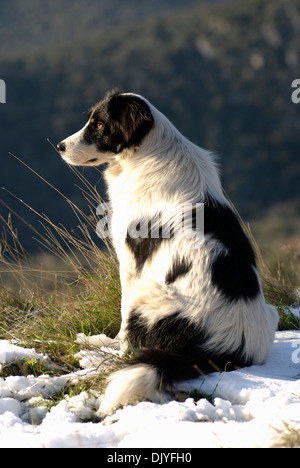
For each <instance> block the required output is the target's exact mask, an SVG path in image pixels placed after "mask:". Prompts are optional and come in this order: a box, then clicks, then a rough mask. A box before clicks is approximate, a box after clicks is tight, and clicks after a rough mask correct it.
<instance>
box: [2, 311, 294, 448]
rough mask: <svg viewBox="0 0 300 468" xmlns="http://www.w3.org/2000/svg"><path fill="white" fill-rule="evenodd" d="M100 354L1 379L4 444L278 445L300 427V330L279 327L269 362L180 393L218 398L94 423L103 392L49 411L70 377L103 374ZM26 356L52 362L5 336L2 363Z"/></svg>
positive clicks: (147, 407) (186, 385)
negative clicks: (74, 364)
mask: <svg viewBox="0 0 300 468" xmlns="http://www.w3.org/2000/svg"><path fill="white" fill-rule="evenodd" d="M296 311H297V312H298V313H299V309H295V312H296ZM94 340H95V343H97V338H95V339H94ZM95 343H94V344H95ZM110 344H111V343H110ZM89 353H91V354H90V356H89ZM100 354H101V353H100ZM100 354H98V359H97V350H95V349H93V350H92V351H89V350H83V351H82V354H81V357H82V364H83V367H87V369H83V370H82V371H78V372H75V373H73V374H69V375H64V376H59V377H50V376H47V375H42V376H39V377H34V376H27V377H22V376H10V377H7V378H6V379H0V447H9V448H10V447H47V448H54V447H57V448H63V447H98V448H100V447H109V448H118V447H119V448H121V447H123V448H125V447H126V448H141V447H142V448H147V447H151V448H168V447H170V448H172V447H173V448H174V447H177V448H192V447H199V448H200V447H272V446H274V445H275V446H276V445H277V444H278V443H279V441H280V438H281V437H282V436H283V435H284V434H285V433H287V432H288V431H289V430H290V428H294V429H296V430H297V431H299V432H300V331H284V332H277V333H276V339H275V342H274V346H273V349H272V353H271V355H270V358H269V360H268V362H267V363H266V364H265V365H263V366H252V367H249V368H245V369H241V370H237V371H234V372H229V373H225V374H223V375H220V374H219V373H214V374H211V375H209V376H207V377H206V378H202V377H201V378H199V379H194V380H190V381H186V382H182V383H180V384H178V385H177V390H178V391H179V392H185V393H188V392H192V391H195V390H196V391H197V392H199V393H200V394H201V395H202V394H203V395H208V396H210V397H211V400H210V401H212V403H210V401H208V400H207V399H204V398H201V399H199V401H197V402H196V403H195V401H194V400H193V399H192V398H187V399H186V401H184V402H178V401H170V402H169V403H165V404H156V403H151V402H142V403H139V404H137V405H136V406H127V407H125V408H123V409H120V410H118V411H116V413H115V414H113V415H112V416H110V417H108V418H106V420H105V421H103V422H90V421H93V419H94V416H95V413H96V411H97V409H98V407H99V402H100V400H101V396H98V395H96V394H95V395H94V396H92V395H88V394H87V393H86V392H82V393H81V394H80V395H78V396H75V397H72V398H70V397H65V399H64V400H62V401H61V402H60V403H59V404H57V405H56V406H53V407H52V408H51V409H49V405H47V402H48V403H49V396H54V395H55V394H56V393H57V392H59V391H60V390H62V389H63V388H64V387H65V386H66V385H67V383H68V382H70V381H71V382H73V383H74V382H76V381H78V380H80V379H82V378H85V377H86V376H87V375H90V374H91V373H97V372H99V371H98V370H97V369H96V368H95V367H93V366H95V365H96V364H98V363H99V356H100ZM24 357H30V358H33V359H39V360H42V361H43V362H44V363H45V365H48V364H49V363H50V360H49V358H48V357H47V356H44V355H40V354H37V353H36V352H35V351H34V350H33V349H25V348H22V347H20V346H17V345H16V344H13V343H11V342H9V341H6V340H3V341H0V363H1V364H2V365H5V364H9V363H11V362H13V361H14V360H15V359H23V358H24Z"/></svg>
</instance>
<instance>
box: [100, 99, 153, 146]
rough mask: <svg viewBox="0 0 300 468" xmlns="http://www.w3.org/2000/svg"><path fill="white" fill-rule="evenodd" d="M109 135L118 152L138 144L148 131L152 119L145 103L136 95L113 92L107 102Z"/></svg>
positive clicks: (151, 124) (151, 125)
mask: <svg viewBox="0 0 300 468" xmlns="http://www.w3.org/2000/svg"><path fill="white" fill-rule="evenodd" d="M108 114H109V120H110V130H111V137H112V139H113V140H114V143H115V144H117V147H118V152H119V151H122V150H123V149H124V148H129V147H131V146H139V145H140V143H141V141H142V139H143V138H144V137H145V136H146V135H147V134H148V133H149V131H150V130H151V128H152V127H153V124H154V119H153V116H152V113H151V111H150V108H149V106H148V105H147V103H146V102H145V101H144V100H143V99H141V98H140V97H138V96H135V95H131V94H119V93H115V94H114V95H112V96H111V97H110V100H109V104H108Z"/></svg>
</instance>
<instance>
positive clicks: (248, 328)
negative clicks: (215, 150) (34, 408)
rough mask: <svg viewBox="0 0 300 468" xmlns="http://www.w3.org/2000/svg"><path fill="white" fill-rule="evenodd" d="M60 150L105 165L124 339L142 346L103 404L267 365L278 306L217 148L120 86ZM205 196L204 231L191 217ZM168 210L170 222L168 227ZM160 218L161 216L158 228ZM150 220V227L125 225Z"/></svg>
mask: <svg viewBox="0 0 300 468" xmlns="http://www.w3.org/2000/svg"><path fill="white" fill-rule="evenodd" d="M58 150H59V152H60V154H61V156H62V157H63V158H64V160H65V161H66V162H67V163H69V164H72V165H79V166H92V165H99V164H102V163H108V167H107V169H106V171H105V180H106V183H107V186H108V194H109V198H110V201H111V204H112V209H113V214H112V227H111V229H112V233H113V239H114V245H115V248H116V252H117V255H118V259H119V263H120V277H121V285H122V325H121V330H120V333H119V335H118V339H119V340H120V341H121V342H122V343H123V347H124V349H125V348H126V346H128V343H129V347H130V349H133V350H134V351H135V352H134V353H133V354H134V356H133V360H132V363H131V364H130V365H129V366H128V367H126V368H125V369H123V370H121V371H118V372H116V373H114V374H112V376H111V377H110V379H109V383H108V387H107V390H106V393H105V396H104V400H103V403H102V405H101V408H100V411H102V412H103V413H107V412H109V411H111V410H112V409H113V408H114V407H116V406H117V405H118V404H126V403H128V402H131V401H134V400H135V399H136V398H147V399H151V400H160V401H163V400H164V398H165V395H166V393H164V392H166V391H167V390H168V389H170V388H171V386H172V383H174V382H176V381H180V380H185V379H190V378H195V377H197V376H199V375H200V374H202V373H208V372H214V371H216V370H219V371H223V370H224V369H227V370H230V369H231V370H232V369H234V368H236V367H243V366H250V365H252V364H262V363H264V362H265V361H266V359H267V358H268V356H269V353H270V350H271V347H272V343H273V339H274V334H275V330H276V328H277V324H278V314H277V311H276V309H275V308H273V307H272V306H269V305H267V304H266V302H265V300H264V296H263V293H262V289H261V285H260V280H259V277H258V273H257V269H256V264H255V256H254V253H253V250H252V247H251V245H250V243H249V241H248V239H247V237H246V236H245V234H244V232H243V230H242V228H241V226H240V223H239V221H238V219H237V217H236V215H235V213H234V212H233V210H232V209H231V206H230V204H229V203H228V201H227V199H226V198H225V196H224V194H223V191H222V188H221V184H220V179H219V175H218V171H217V168H216V165H215V162H214V158H213V156H212V154H211V153H209V152H207V151H205V150H203V149H201V148H199V147H198V146H196V145H194V144H193V143H191V142H190V141H188V140H187V139H186V138H185V137H184V136H183V135H181V134H180V132H179V131H178V130H177V129H176V128H175V127H174V126H173V125H172V124H171V123H170V121H169V120H168V119H167V118H166V117H165V116H164V115H162V114H161V113H160V112H159V111H158V110H157V109H156V108H155V107H154V106H152V105H151V104H150V103H149V102H148V101H147V100H146V99H144V98H143V97H141V96H139V95H136V94H132V93H119V92H111V93H109V94H108V95H107V96H106V98H105V99H104V100H102V101H101V102H99V103H98V104H96V105H95V106H94V107H93V108H92V109H91V110H90V112H89V115H88V121H87V123H86V125H85V126H84V127H83V128H82V129H81V130H80V131H79V132H77V133H75V134H74V135H72V136H70V137H68V138H67V139H66V140H64V141H62V142H61V143H59V144H58ZM187 204H188V205H189V206H190V207H193V208H192V209H191V210H190V217H189V219H190V223H189V227H188V228H187V229H185V232H184V231H183V230H180V229H176V235H175V227H176V223H177V224H178V220H180V221H181V220H182V217H183V214H182V213H183V211H182V207H183V206H185V205H187ZM199 204H202V205H201V206H204V232H203V233H202V234H203V235H202V236H200V232H197V226H196V223H195V219H196V216H197V208H196V207H197V206H199ZM167 218H168V219H169V220H171V224H170V225H171V229H170V233H169V235H166V236H164V235H163V233H164V229H163V228H164V221H161V220H162V219H164V220H166V219H167ZM153 219H156V221H157V220H158V219H159V221H157V223H159V224H158V225H159V228H158V229H156V235H151V234H152V230H150V222H149V220H153ZM145 220H146V223H147V224H146V226H148V229H147V233H146V235H143V236H142V235H140V236H136V235H134V236H132V235H130V232H132V231H134V229H132V227H133V226H135V227H140V226H141V225H142V224H143V225H144V226H145ZM176 220H177V221H176ZM137 230H138V229H137ZM191 231H192V232H193V235H190V234H191ZM134 232H136V230H135V231H134ZM187 233H188V234H189V235H186V234H187ZM144 234H145V233H144ZM198 234H199V236H198Z"/></svg>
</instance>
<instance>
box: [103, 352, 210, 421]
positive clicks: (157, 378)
mask: <svg viewBox="0 0 300 468" xmlns="http://www.w3.org/2000/svg"><path fill="white" fill-rule="evenodd" d="M205 368H206V369H205V370H206V371H208V372H209V371H210V372H212V370H216V369H213V368H212V367H210V369H208V362H207V360H206V365H205ZM203 373H204V372H202V370H200V368H199V367H198V366H197V365H195V364H193V361H192V360H191V359H190V358H189V357H186V356H181V355H179V354H176V353H172V352H169V351H163V350H158V349H145V350H143V351H141V352H140V354H139V356H138V358H136V359H135V360H134V363H133V364H132V365H129V366H127V367H126V368H124V369H122V370H120V371H118V372H115V373H114V374H112V375H111V376H110V377H109V379H108V386H107V388H106V391H105V395H104V398H103V401H102V403H101V406H100V410H99V415H105V414H109V413H110V412H111V411H112V410H113V409H115V408H116V407H118V406H119V405H125V404H128V403H134V402H136V401H138V400H141V399H143V400H145V399H146V400H151V401H157V402H164V401H167V400H169V399H170V397H169V396H168V394H167V393H166V391H168V390H169V389H170V388H171V385H172V384H173V383H174V382H176V381H180V380H187V379H190V378H195V377H198V376H200V375H201V374H202V375H203Z"/></svg>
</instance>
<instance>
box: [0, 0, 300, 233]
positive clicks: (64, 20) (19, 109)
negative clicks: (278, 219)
mask: <svg viewBox="0 0 300 468" xmlns="http://www.w3.org/2000/svg"><path fill="white" fill-rule="evenodd" d="M45 3H46V2H39V1H37V0H26V2H24V1H21V0H15V1H12V2H6V1H4V0H1V1H0V9H1V21H2V22H3V24H2V26H1V31H0V40H1V47H2V50H3V52H2V53H1V58H0V70H1V71H0V78H1V79H4V80H5V82H6V86H7V103H6V104H1V106H0V121H1V129H0V132H1V149H0V157H1V161H2V167H3V168H5V169H4V170H3V171H2V172H1V175H0V178H1V181H0V183H1V186H4V187H6V188H7V189H8V190H10V191H12V192H13V193H15V194H16V195H17V196H19V197H20V198H22V199H23V200H25V201H26V202H27V203H28V204H29V205H31V206H34V208H35V209H36V210H37V211H40V212H45V213H46V214H47V215H49V216H50V217H51V218H53V219H54V220H55V221H56V222H63V223H64V224H66V225H69V224H71V223H72V222H74V221H73V218H72V217H73V214H72V211H71V210H65V209H64V205H63V204H64V202H63V200H61V199H60V198H59V196H58V195H57V193H56V192H55V191H53V190H50V189H48V188H47V187H46V186H45V184H43V183H41V182H39V181H38V179H36V178H35V176H33V175H32V174H31V173H30V172H29V171H28V170H27V169H25V168H24V167H23V166H21V165H20V164H19V163H17V162H16V161H15V160H14V159H13V158H12V157H11V156H9V155H8V152H9V151H10V152H12V153H14V154H16V155H17V156H18V157H19V158H21V159H23V160H24V161H26V163H28V164H29V165H30V166H31V167H33V168H34V169H35V170H36V171H38V172H39V173H41V175H42V176H43V177H45V178H47V180H49V181H50V182H51V183H53V184H55V186H56V187H57V188H58V189H59V190H61V191H62V192H64V193H65V194H66V195H67V196H70V197H73V199H75V201H78V199H79V197H80V193H79V191H78V189H77V188H76V187H75V183H76V182H75V179H74V177H73V176H72V174H71V173H70V170H69V169H68V168H67V167H66V165H64V164H63V163H62V162H61V161H60V159H59V156H58V155H57V154H56V153H55V151H54V150H53V148H52V147H51V146H50V145H49V143H48V142H47V138H49V139H50V140H51V141H52V142H53V143H56V142H58V141H60V140H61V139H62V138H64V137H66V136H67V135H68V134H70V133H71V132H74V131H76V130H77V129H79V128H80V127H81V126H82V125H83V123H84V121H85V118H86V112H87V110H88V108H89V107H90V106H91V105H92V104H94V102H95V101H97V100H99V99H100V98H101V97H102V96H103V94H105V93H106V91H107V90H108V89H111V88H112V87H119V88H121V89H123V90H126V91H134V92H137V93H141V94H143V95H145V96H146V97H147V98H148V99H149V100H150V101H151V102H153V104H154V105H156V106H157V107H158V108H159V109H160V110H161V111H162V112H164V113H165V114H166V115H167V116H168V117H169V118H170V119H171V120H172V121H173V123H174V124H175V125H176V126H177V127H178V128H179V129H180V130H181V131H182V132H183V133H184V134H185V135H186V136H187V137H189V138H190V139H191V140H193V141H194V142H196V143H198V144H200V145H201V146H203V147H205V148H208V149H210V150H213V151H215V152H216V153H217V154H218V155H219V161H220V166H221V169H222V178H223V185H224V187H225V189H226V191H227V192H228V193H229V195H230V198H231V199H232V200H233V202H234V203H235V205H236V206H237V208H238V209H239V211H240V212H241V214H242V215H243V216H246V217H251V218H255V217H258V216H262V215H264V213H266V210H267V209H268V208H269V207H270V206H271V205H273V204H274V203H282V202H286V203H292V204H293V205H295V204H296V205H297V204H298V203H299V182H300V158H299V151H300V131H299V128H300V127H299V124H300V104H299V105H296V104H293V102H292V100H291V94H292V88H291V83H292V81H293V80H294V79H295V78H300V10H299V5H298V0H289V1H286V0H272V1H270V0H251V1H245V0H228V1H216V2H195V1H185V2H182V1H175V0H170V1H167V0H164V1H163V0H159V1H158V0H157V1H156V0H155V1H154V0H153V1H152V2H148V1H147V0H140V1H139V2H136V1H135V0H132V1H127V2H119V1H117V0H109V1H104V0H103V1H101V2H98V1H96V0H87V1H84V2H83V1H79V0H76V1H72V2H69V1H67V0H54V1H53V2H47V7H46V6H44V5H45ZM125 4H126V5H127V8H125ZM25 5H26V7H25ZM70 5H72V8H70ZM149 5H151V7H150V6H149ZM124 15H125V16H124ZM21 18H23V20H21ZM84 174H85V176H86V177H89V178H91V181H92V183H98V184H99V186H100V185H101V183H102V182H101V179H100V178H99V173H98V172H95V171H93V170H85V172H84ZM1 198H3V199H4V201H5V203H8V204H10V206H12V207H13V208H14V209H15V210H17V211H18V212H20V211H21V214H22V216H27V214H26V213H25V212H24V208H23V207H22V205H19V204H18V203H17V202H15V200H14V199H13V198H12V197H11V196H10V195H8V194H7V192H3V196H2V197H1ZM1 210H2V208H1Z"/></svg>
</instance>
